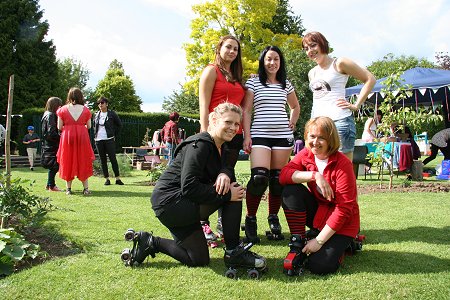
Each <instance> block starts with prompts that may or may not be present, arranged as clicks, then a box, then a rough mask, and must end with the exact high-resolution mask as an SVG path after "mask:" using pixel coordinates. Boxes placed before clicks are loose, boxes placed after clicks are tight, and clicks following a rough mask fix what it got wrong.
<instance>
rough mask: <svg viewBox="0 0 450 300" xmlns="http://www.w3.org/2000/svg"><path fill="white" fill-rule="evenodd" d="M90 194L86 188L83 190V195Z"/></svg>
mask: <svg viewBox="0 0 450 300" xmlns="http://www.w3.org/2000/svg"><path fill="white" fill-rule="evenodd" d="M90 194H91V191H89V189H88V188H84V189H83V195H90Z"/></svg>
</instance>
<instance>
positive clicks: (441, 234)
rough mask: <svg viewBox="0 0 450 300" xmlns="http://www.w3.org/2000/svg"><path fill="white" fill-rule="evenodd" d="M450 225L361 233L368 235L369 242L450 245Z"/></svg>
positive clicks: (367, 241)
mask: <svg viewBox="0 0 450 300" xmlns="http://www.w3.org/2000/svg"><path fill="white" fill-rule="evenodd" d="M449 232H450V226H446V227H443V228H435V227H426V226H417V227H409V228H405V229H398V230H394V229H369V230H364V231H362V232H361V233H362V234H364V235H366V241H365V243H367V244H390V243H396V242H408V241H411V242H422V243H430V244H438V245H450V239H449Z"/></svg>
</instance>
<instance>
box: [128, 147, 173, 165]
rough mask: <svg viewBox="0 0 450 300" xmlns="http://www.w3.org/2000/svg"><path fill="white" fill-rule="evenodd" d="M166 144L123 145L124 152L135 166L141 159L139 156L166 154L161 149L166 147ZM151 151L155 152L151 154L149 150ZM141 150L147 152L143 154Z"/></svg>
mask: <svg viewBox="0 0 450 300" xmlns="http://www.w3.org/2000/svg"><path fill="white" fill-rule="evenodd" d="M166 148H167V147H166V146H158V147H153V146H140V147H133V146H128V147H122V149H123V154H125V156H126V157H127V158H128V159H129V160H130V162H131V164H132V165H133V166H134V165H135V164H136V161H138V160H139V157H144V155H158V156H164V155H165V154H161V152H162V151H161V149H166ZM149 151H151V152H153V153H151V154H149V153H148V152H149ZM141 152H145V154H141Z"/></svg>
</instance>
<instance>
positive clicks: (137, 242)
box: [120, 229, 158, 266]
mask: <svg viewBox="0 0 450 300" xmlns="http://www.w3.org/2000/svg"><path fill="white" fill-rule="evenodd" d="M154 239H155V237H154V236H153V234H152V233H149V232H145V231H138V232H134V230H133V229H128V231H127V232H126V233H125V240H127V241H133V248H132V249H131V250H130V249H128V248H127V249H124V250H123V251H122V254H121V256H120V257H121V259H122V261H123V262H124V263H125V265H126V266H135V265H139V264H141V263H142V262H143V261H144V260H145V259H146V258H147V256H149V255H150V256H151V257H153V258H154V257H155V253H157V252H158V251H156V246H155V241H154Z"/></svg>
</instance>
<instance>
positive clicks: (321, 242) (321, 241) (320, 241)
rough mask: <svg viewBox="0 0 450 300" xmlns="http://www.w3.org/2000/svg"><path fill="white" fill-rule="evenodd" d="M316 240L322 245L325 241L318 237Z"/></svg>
mask: <svg viewBox="0 0 450 300" xmlns="http://www.w3.org/2000/svg"><path fill="white" fill-rule="evenodd" d="M316 242H317V244H319V245H321V246H322V245H323V244H325V242H324V241H323V240H319V239H318V238H316Z"/></svg>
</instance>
